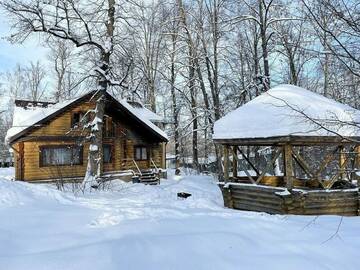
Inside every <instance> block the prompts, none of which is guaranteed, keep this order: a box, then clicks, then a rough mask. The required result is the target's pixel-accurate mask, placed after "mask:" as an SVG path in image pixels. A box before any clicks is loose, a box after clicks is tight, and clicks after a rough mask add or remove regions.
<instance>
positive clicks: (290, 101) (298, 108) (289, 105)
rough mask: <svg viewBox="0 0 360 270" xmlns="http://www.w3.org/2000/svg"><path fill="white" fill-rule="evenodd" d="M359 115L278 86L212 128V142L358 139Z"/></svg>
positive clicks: (305, 92)
mask: <svg viewBox="0 0 360 270" xmlns="http://www.w3.org/2000/svg"><path fill="white" fill-rule="evenodd" d="M359 121H360V111H359V110H356V109H354V108H352V107H350V106H348V105H344V104H342V103H339V102H336V101H334V100H332V99H329V98H326V97H324V96H322V95H319V94H316V93H314V92H311V91H309V90H306V89H303V88H300V87H297V86H293V85H279V86H277V87H274V88H272V89H270V90H269V91H267V92H265V93H264V94H262V95H260V96H258V97H256V98H254V99H253V100H251V101H249V102H248V103H246V104H245V105H243V106H241V107H239V108H237V109H236V110H234V111H232V112H230V113H228V114H227V115H225V116H224V117H223V118H221V119H219V120H218V121H216V122H215V124H214V134H213V139H214V140H231V139H252V138H253V139H256V138H271V137H282V136H339V135H340V136H343V137H352V136H356V137H357V136H360V129H359V128H358V127H357V126H356V125H354V123H357V124H358V123H359Z"/></svg>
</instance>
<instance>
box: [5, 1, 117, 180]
mask: <svg viewBox="0 0 360 270" xmlns="http://www.w3.org/2000/svg"><path fill="white" fill-rule="evenodd" d="M0 5H1V7H3V8H4V9H5V11H6V12H7V14H8V15H9V16H10V18H11V19H12V20H13V21H14V25H13V29H14V31H15V33H14V34H13V35H12V40H13V41H21V40H24V39H26V38H27V37H28V36H30V35H32V34H34V33H41V34H43V35H44V36H47V37H49V36H51V37H53V38H57V39H61V40H66V41H68V42H71V43H72V44H73V45H74V46H76V47H79V48H87V49H92V50H94V51H95V53H96V55H97V57H98V63H97V65H96V66H95V68H94V72H95V73H96V75H97V78H98V95H97V96H96V108H95V110H94V113H93V115H94V117H93V120H92V121H91V122H89V123H88V125H87V127H88V128H89V130H90V136H89V141H90V149H89V157H88V166H87V170H86V175H85V178H84V185H85V184H86V183H88V182H92V181H94V180H97V179H98V178H99V177H100V175H101V170H102V169H101V164H102V162H101V160H102V125H103V123H102V122H103V117H104V109H105V95H104V93H105V92H106V90H107V89H108V87H109V86H110V85H111V84H112V80H111V77H110V70H111V64H112V63H111V61H110V58H111V55H112V52H113V49H114V30H115V17H116V14H115V8H116V2H115V0H107V1H105V2H88V1H74V0H58V1H41V0H36V1H31V2H29V1H26V0H5V1H2V2H1V3H0Z"/></svg>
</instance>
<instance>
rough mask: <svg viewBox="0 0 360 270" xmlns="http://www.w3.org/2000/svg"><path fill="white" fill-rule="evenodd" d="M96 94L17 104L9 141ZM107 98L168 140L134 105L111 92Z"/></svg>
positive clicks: (149, 129)
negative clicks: (55, 100)
mask: <svg viewBox="0 0 360 270" xmlns="http://www.w3.org/2000/svg"><path fill="white" fill-rule="evenodd" d="M95 94H96V90H95V91H91V92H88V93H86V94H85V95H82V96H80V97H78V98H75V99H71V100H67V101H64V102H61V103H56V104H49V105H48V106H46V107H44V106H40V107H34V106H25V107H24V106H16V107H15V109H14V118H13V126H12V127H11V128H10V129H9V130H8V132H7V135H6V141H7V142H8V143H14V142H15V141H16V140H18V139H19V138H21V137H22V136H25V135H26V134H28V133H30V132H31V131H33V130H34V129H36V128H39V127H40V125H41V124H43V123H46V122H48V121H51V120H53V119H54V118H55V117H57V116H59V115H61V114H62V113H63V112H65V111H66V110H68V109H70V108H72V107H74V106H76V105H78V104H81V103H82V102H84V101H87V100H90V99H91V97H92V96H94V95H95ZM106 95H107V98H110V99H112V100H113V101H115V103H116V104H117V106H119V107H120V109H122V110H125V111H126V112H127V113H128V114H129V116H130V117H132V118H133V120H134V121H136V122H138V123H139V124H140V125H142V126H143V127H144V128H145V129H147V130H148V131H149V132H151V133H152V134H153V135H155V136H156V137H157V138H158V139H160V140H161V141H167V135H166V134H165V132H164V131H162V130H161V129H160V128H158V127H157V126H155V125H154V124H153V123H151V122H150V121H149V120H147V119H142V117H141V115H138V114H136V113H135V112H134V111H132V109H131V108H132V107H131V106H130V105H128V104H126V103H125V102H122V101H118V100H117V99H115V98H114V97H112V96H111V95H110V94H109V93H106Z"/></svg>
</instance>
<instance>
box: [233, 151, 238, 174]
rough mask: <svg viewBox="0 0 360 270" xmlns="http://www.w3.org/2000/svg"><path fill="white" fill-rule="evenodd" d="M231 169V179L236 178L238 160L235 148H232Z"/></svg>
mask: <svg viewBox="0 0 360 270" xmlns="http://www.w3.org/2000/svg"><path fill="white" fill-rule="evenodd" d="M232 167H233V177H237V176H238V172H237V169H238V159H237V147H236V146H233V160H232Z"/></svg>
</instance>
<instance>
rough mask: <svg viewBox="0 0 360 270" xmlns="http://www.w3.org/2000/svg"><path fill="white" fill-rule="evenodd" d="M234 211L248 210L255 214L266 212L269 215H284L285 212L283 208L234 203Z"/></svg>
mask: <svg viewBox="0 0 360 270" xmlns="http://www.w3.org/2000/svg"><path fill="white" fill-rule="evenodd" d="M234 209H239V210H246V211H255V212H265V213H269V214H284V213H285V212H284V210H283V209H281V208H272V207H269V206H264V205H259V204H256V203H254V204H244V203H237V202H234Z"/></svg>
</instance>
